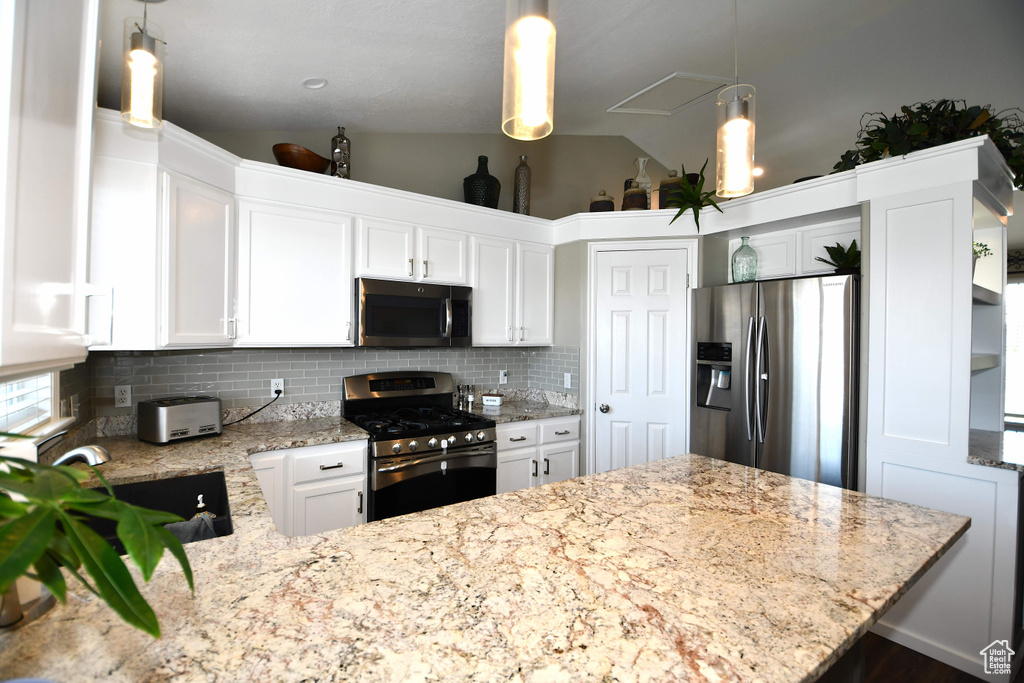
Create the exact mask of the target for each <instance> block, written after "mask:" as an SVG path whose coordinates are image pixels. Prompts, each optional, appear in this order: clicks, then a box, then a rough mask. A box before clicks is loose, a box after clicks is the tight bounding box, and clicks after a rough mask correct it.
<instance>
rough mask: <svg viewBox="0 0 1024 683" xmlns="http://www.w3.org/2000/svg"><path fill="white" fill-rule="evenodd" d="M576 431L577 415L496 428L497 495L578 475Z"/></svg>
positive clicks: (512, 423) (503, 425)
mask: <svg viewBox="0 0 1024 683" xmlns="http://www.w3.org/2000/svg"><path fill="white" fill-rule="evenodd" d="M579 429H580V418H579V417H578V416H572V417H554V418H549V419H544V420H530V421H526V422H510V423H507V424H501V425H498V427H497V430H496V431H497V440H498V475H497V476H498V482H497V492H498V493H508V492H509V491H518V490H519V489H526V488H530V487H531V486H542V485H544V484H551V483H553V482H556V481H562V480H563V479H571V478H573V477H576V476H579V460H580V442H579Z"/></svg>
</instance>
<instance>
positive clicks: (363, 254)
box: [356, 216, 416, 280]
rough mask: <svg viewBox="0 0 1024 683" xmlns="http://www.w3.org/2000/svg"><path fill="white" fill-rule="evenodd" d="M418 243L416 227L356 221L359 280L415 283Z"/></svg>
mask: <svg viewBox="0 0 1024 683" xmlns="http://www.w3.org/2000/svg"><path fill="white" fill-rule="evenodd" d="M415 242H416V228H415V226H412V225H409V224H408V223H399V222H397V221H389V220H384V219H380V218H368V217H366V216H361V217H360V218H359V219H358V220H357V221H356V276H357V277H382V278H391V279H397V280H411V279H412V278H413V277H415V268H414V266H415V263H416V252H415V246H414V245H415Z"/></svg>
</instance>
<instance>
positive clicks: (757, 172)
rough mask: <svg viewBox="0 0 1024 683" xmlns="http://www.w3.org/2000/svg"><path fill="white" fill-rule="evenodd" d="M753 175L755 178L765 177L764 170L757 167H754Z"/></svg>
mask: <svg viewBox="0 0 1024 683" xmlns="http://www.w3.org/2000/svg"><path fill="white" fill-rule="evenodd" d="M753 174H754V177H755V178H760V177H761V176H763V175H764V169H763V168H761V167H760V166H756V167H754V170H753Z"/></svg>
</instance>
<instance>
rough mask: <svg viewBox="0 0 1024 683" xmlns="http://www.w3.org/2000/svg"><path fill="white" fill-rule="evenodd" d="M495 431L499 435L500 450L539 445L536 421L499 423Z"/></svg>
mask: <svg viewBox="0 0 1024 683" xmlns="http://www.w3.org/2000/svg"><path fill="white" fill-rule="evenodd" d="M495 433H496V434H497V437H498V450H499V451H507V450H510V449H512V448H526V447H527V446H535V445H537V423H536V422H509V423H508V424H503V425H498V427H497V429H496V430H495Z"/></svg>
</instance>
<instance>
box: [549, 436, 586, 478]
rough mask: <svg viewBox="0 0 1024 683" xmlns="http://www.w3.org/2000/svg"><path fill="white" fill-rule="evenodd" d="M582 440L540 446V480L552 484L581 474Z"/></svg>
mask: <svg viewBox="0 0 1024 683" xmlns="http://www.w3.org/2000/svg"><path fill="white" fill-rule="evenodd" d="M579 461H580V442H579V441H573V442H571V443H560V444H555V445H551V446H541V447H540V477H541V478H540V481H541V483H543V484H550V483H551V482H555V481H562V480H563V479H572V478H573V477H575V476H578V474H579Z"/></svg>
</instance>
